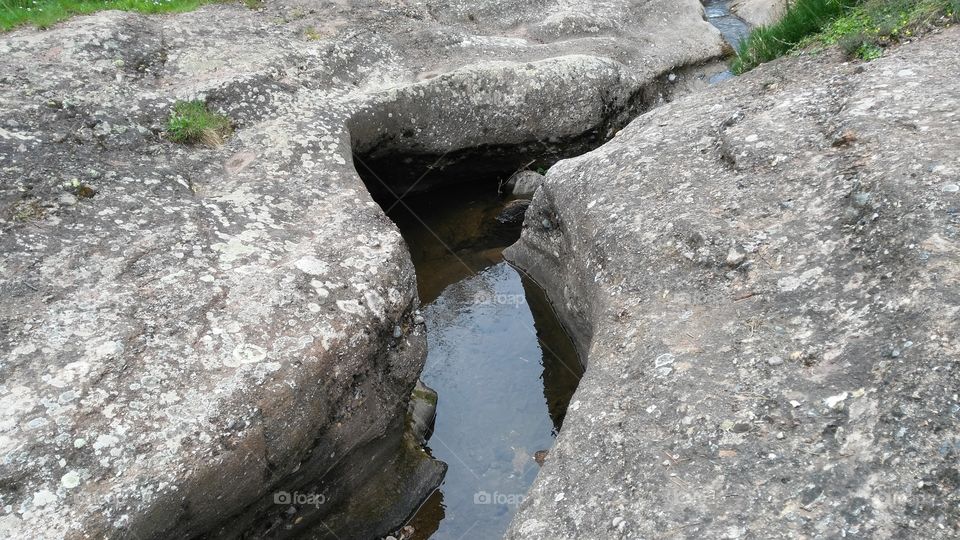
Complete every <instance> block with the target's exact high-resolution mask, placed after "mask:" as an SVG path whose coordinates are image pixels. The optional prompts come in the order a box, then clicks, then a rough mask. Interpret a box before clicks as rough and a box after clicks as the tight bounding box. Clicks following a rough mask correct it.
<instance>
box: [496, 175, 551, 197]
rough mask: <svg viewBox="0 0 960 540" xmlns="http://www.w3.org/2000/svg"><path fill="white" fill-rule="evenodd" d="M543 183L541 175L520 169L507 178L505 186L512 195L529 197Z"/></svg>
mask: <svg viewBox="0 0 960 540" xmlns="http://www.w3.org/2000/svg"><path fill="white" fill-rule="evenodd" d="M541 185H543V175H542V174H540V173H538V172H535V171H520V172H518V173H516V174H514V175H513V176H511V177H510V179H509V180H507V183H506V184H505V187H506V188H507V189H509V190H510V193H512V194H513V196H514V197H521V198H524V199H530V198H532V197H533V194H534V193H536V192H537V188H539V187H540V186H541Z"/></svg>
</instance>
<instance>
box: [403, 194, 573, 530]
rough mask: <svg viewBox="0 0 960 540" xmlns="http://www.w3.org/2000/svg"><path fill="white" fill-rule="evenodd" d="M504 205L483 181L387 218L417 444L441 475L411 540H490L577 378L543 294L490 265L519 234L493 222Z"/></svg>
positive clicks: (548, 442)
mask: <svg viewBox="0 0 960 540" xmlns="http://www.w3.org/2000/svg"><path fill="white" fill-rule="evenodd" d="M505 204H506V201H505V200H504V199H503V198H501V197H499V196H498V194H497V186H496V184H495V183H494V184H487V185H486V186H483V187H479V188H471V187H460V186H458V187H455V188H452V189H449V190H447V191H446V192H439V193H434V194H431V195H429V196H427V197H421V198H419V199H417V198H407V199H405V200H404V202H403V203H400V204H397V205H396V207H395V208H393V210H391V211H390V212H389V213H390V215H391V217H392V218H393V219H394V220H395V221H396V222H397V224H398V226H399V227H400V230H401V232H402V233H403V235H404V238H405V239H406V240H407V243H408V245H409V247H410V250H411V255H412V257H413V261H414V265H415V266H416V269H417V279H418V287H419V290H420V297H421V302H422V305H423V307H422V308H421V310H422V315H423V317H424V318H425V319H426V325H427V336H428V338H427V339H428V345H429V349H428V353H427V360H426V366H425V367H424V370H423V374H422V376H421V380H422V381H423V382H424V383H426V384H427V385H428V386H430V387H432V388H433V389H434V390H436V391H437V393H438V395H439V400H438V404H437V418H436V423H435V427H434V431H433V434H432V436H431V438H430V439H429V441H428V446H429V450H430V452H431V453H432V454H433V456H434V457H436V458H437V459H440V460H442V461H444V462H446V463H447V465H448V466H449V469H448V471H447V475H446V478H445V479H444V482H443V484H442V485H441V486H440V488H439V489H438V490H437V491H436V492H435V493H434V494H433V496H431V497H430V499H428V500H427V501H426V503H424V505H423V506H422V507H421V508H420V510H419V511H418V512H417V514H416V515H415V516H414V517H413V519H412V521H411V523H410V524H411V525H413V526H414V528H415V529H416V531H417V532H416V536H415V538H419V539H424V538H433V539H459V538H463V537H467V538H497V537H500V536H502V534H503V533H504V531H505V530H506V528H507V526H508V525H509V522H510V519H511V517H512V516H513V514H514V512H515V511H516V507H517V504H519V503H520V502H521V501H522V500H523V497H524V496H525V494H526V492H527V489H528V488H529V487H530V484H531V483H532V482H533V480H534V478H535V477H536V475H537V471H538V470H539V467H540V465H539V464H538V462H537V459H536V457H540V459H541V460H542V459H543V453H540V454H538V452H543V451H548V450H549V449H550V448H551V446H552V445H553V439H554V437H555V435H556V433H557V432H558V431H559V429H560V424H561V422H562V421H563V414H564V412H565V411H566V409H567V404H568V403H569V400H570V397H571V396H572V394H573V392H574V390H575V389H576V387H577V384H578V383H579V380H580V375H581V374H582V368H581V365H580V360H579V358H578V357H577V353H576V351H575V349H574V347H573V344H572V342H571V341H570V339H569V337H568V336H567V334H566V333H565V332H564V330H563V329H562V327H561V326H560V324H559V322H558V321H557V319H556V316H555V314H554V312H553V311H552V308H551V307H550V304H549V302H548V301H547V299H546V297H545V295H544V293H543V291H542V290H541V289H540V288H539V287H538V286H537V285H536V284H535V283H533V282H532V281H530V280H529V279H528V278H526V277H525V276H524V275H522V274H521V273H520V272H518V271H517V270H516V269H514V268H513V267H511V266H510V265H509V264H507V263H506V262H504V261H503V259H502V256H501V252H502V250H503V248H504V247H506V246H508V245H510V244H512V243H513V242H514V241H516V240H517V238H518V237H519V233H520V229H519V224H513V225H505V224H501V223H499V222H498V221H497V219H496V217H497V215H498V214H499V213H500V211H501V210H502V209H503V207H504V205H505ZM387 207H388V208H389V205H387ZM547 459H549V458H547Z"/></svg>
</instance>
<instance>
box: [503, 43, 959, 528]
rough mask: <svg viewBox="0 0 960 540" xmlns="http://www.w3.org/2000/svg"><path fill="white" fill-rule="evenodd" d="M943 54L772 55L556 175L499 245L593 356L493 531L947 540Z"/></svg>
mask: <svg viewBox="0 0 960 540" xmlns="http://www.w3.org/2000/svg"><path fill="white" fill-rule="evenodd" d="M958 42H960V29H958V28H951V29H947V30H944V31H942V33H940V34H937V35H934V36H931V37H929V38H927V39H924V40H921V41H919V42H915V43H911V44H909V45H905V46H903V47H901V48H899V49H896V50H891V51H888V52H887V54H886V55H885V57H884V58H882V59H880V60H877V61H874V62H870V63H868V64H864V65H863V66H862V68H861V69H858V68H857V66H855V65H852V64H850V63H846V62H844V61H843V60H842V59H841V58H839V53H838V54H837V55H835V56H834V55H829V54H828V55H826V56H821V57H810V56H806V57H793V58H788V59H783V60H781V61H777V62H774V63H772V64H768V65H765V66H762V67H761V68H759V69H757V70H754V71H752V72H750V73H748V74H747V75H745V76H743V77H740V78H738V79H736V80H733V81H729V82H727V83H725V84H723V85H718V86H717V87H716V89H715V90H713V91H711V92H707V93H701V94H698V95H695V96H690V97H687V98H682V99H680V100H677V101H675V102H673V103H671V104H668V105H665V106H663V107H661V108H659V109H656V110H654V111H652V112H650V113H647V114H645V115H643V116H641V117H640V118H638V119H637V120H635V121H634V122H633V123H631V124H630V125H629V126H628V127H627V128H625V129H624V130H622V131H621V132H620V133H619V134H618V136H617V137H616V138H615V139H614V140H613V141H611V142H609V143H607V144H605V145H604V146H602V147H600V148H598V149H597V150H595V151H593V152H590V153H588V154H586V155H583V156H580V157H577V158H574V159H570V160H565V161H561V162H559V163H557V164H556V165H554V166H553V167H551V171H550V176H549V177H548V178H547V180H546V182H545V183H544V185H543V187H541V188H540V190H539V191H538V192H537V195H536V196H535V197H534V199H533V203H532V205H531V207H530V209H529V210H528V219H527V221H526V227H525V229H524V232H523V237H522V239H521V240H520V242H519V243H518V244H516V245H514V246H512V247H511V248H509V249H508V250H507V251H506V256H507V258H508V259H510V260H512V261H513V262H515V263H516V264H517V265H519V266H520V267H521V268H523V269H525V270H526V271H528V272H529V273H530V274H531V275H532V276H533V277H534V278H535V279H537V280H538V281H540V283H542V284H544V285H545V286H546V289H547V291H548V292H549V293H550V294H551V299H552V300H553V303H554V305H555V306H556V307H557V308H558V311H559V312H560V314H561V316H562V318H563V319H564V320H565V322H566V323H567V327H568V328H570V329H572V330H573V333H574V335H575V337H576V339H577V341H578V345H579V346H580V348H581V350H582V351H583V352H584V358H586V359H587V362H588V368H587V371H586V374H585V375H584V377H583V380H582V381H581V383H580V386H579V388H578V390H577V393H576V396H575V400H574V402H573V403H572V404H571V406H570V408H569V410H568V413H567V416H566V419H565V421H564V425H563V430H562V431H561V432H560V435H559V437H558V439H557V444H556V446H555V447H554V449H552V450H551V451H550V459H549V460H548V461H547V463H546V465H545V466H544V468H543V470H542V472H541V474H540V475H539V476H538V478H537V481H536V483H535V484H534V487H533V488H532V489H531V492H530V494H529V496H528V498H527V499H526V501H525V502H524V504H523V505H521V507H520V509H519V512H518V514H517V515H516V517H515V519H514V521H513V522H512V525H511V529H510V531H509V532H508V534H507V538H524V539H531V538H533V539H536V538H542V539H553V538H608V537H626V536H624V535H629V537H631V538H632V537H638V538H639V537H644V538H657V537H662V536H680V537H690V538H694V537H695V538H733V537H771V536H772V537H790V538H794V537H811V538H812V537H825V538H826V537H836V538H841V537H845V536H846V537H850V536H856V537H864V538H873V537H877V538H896V537H931V538H934V537H944V536H956V535H957V534H960V529H958V527H960V511H958V506H957V503H958V502H960V501H958V494H960V491H958V490H957V487H958V482H957V478H958V477H960V476H958V472H957V456H958V446H957V444H956V441H958V440H960V420H958V418H957V415H956V412H957V411H958V410H960V402H958V397H957V396H958V394H960V373H958V365H957V362H956V359H957V357H958V353H960V349H958V343H957V336H958V335H960V319H958V318H957V317H956V316H955V314H956V313H957V312H958V311H960V297H958V296H957V286H956V284H957V283H958V282H960V234H958V228H957V227H958V222H957V219H956V211H955V209H956V207H957V204H958V200H957V194H956V193H955V192H948V193H945V192H944V191H943V189H942V187H941V186H943V185H944V184H945V183H957V180H958V179H960V161H958V159H957V156H958V154H957V149H958V148H960V114H958V111H960V61H958V57H957V55H956V54H954V53H955V51H956V46H957V43H958ZM845 132H853V133H856V134H857V135H856V138H855V140H854V139H851V140H849V142H848V143H845V144H842V145H834V144H833V141H835V140H837V138H838V137H841V136H842V134H843V133H845ZM863 193H869V197H865V196H861V195H858V194H863ZM785 201H786V202H789V204H784V202H785ZM849 211H852V212H854V213H855V215H854V216H853V217H852V218H851V217H850V216H848V215H847V214H848V213H849ZM541 220H543V221H544V222H549V223H550V224H551V225H552V226H550V227H541V226H539V225H538V224H539V222H540V221H541ZM731 246H736V247H735V248H731ZM734 266H735V268H734ZM891 350H896V352H897V354H896V355H893V354H891V353H890V351H891ZM665 359H667V360H669V361H667V360H665ZM666 531H670V532H666Z"/></svg>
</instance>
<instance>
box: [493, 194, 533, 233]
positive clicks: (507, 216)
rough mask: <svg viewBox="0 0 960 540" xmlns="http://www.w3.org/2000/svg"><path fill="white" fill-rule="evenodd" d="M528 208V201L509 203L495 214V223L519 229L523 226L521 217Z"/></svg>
mask: <svg viewBox="0 0 960 540" xmlns="http://www.w3.org/2000/svg"><path fill="white" fill-rule="evenodd" d="M529 206H530V201H525V200H516V201H510V202H508V203H507V204H506V205H505V206H504V207H503V210H501V211H500V213H499V214H497V218H496V219H497V222H498V223H500V224H501V225H509V226H514V227H519V226H520V225H522V224H523V216H524V214H525V213H526V211H527V207H529ZM514 238H516V237H514Z"/></svg>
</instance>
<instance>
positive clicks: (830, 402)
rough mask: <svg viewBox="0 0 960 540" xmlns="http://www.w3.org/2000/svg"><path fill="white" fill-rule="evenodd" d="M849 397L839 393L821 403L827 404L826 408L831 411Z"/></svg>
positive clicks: (846, 394)
mask: <svg viewBox="0 0 960 540" xmlns="http://www.w3.org/2000/svg"><path fill="white" fill-rule="evenodd" d="M849 395H850V394H848V393H846V392H841V393H839V394H837V395H835V396H830V397H828V398H827V399H825V400H823V402H824V403H826V404H827V407H830V408H831V409H833V408H834V407H836V406H837V405H839V404H840V403H842V402H843V401H844V400H845V399H847V396H849Z"/></svg>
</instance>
